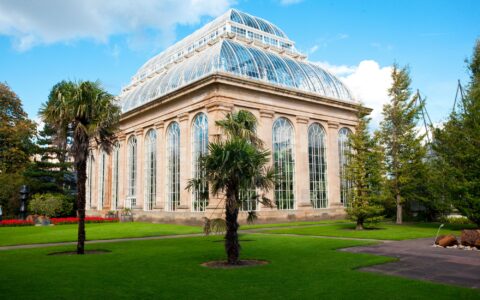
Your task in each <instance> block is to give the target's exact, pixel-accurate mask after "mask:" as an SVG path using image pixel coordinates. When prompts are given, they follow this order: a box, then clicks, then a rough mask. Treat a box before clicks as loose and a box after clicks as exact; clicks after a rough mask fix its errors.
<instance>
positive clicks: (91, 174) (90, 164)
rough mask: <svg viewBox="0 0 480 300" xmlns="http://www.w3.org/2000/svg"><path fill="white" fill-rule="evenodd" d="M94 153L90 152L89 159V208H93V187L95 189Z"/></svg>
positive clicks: (87, 190) (87, 188)
mask: <svg viewBox="0 0 480 300" xmlns="http://www.w3.org/2000/svg"><path fill="white" fill-rule="evenodd" d="M92 177H93V154H92V153H91V152H90V153H89V155H88V159H87V187H86V194H87V201H86V202H87V203H86V205H87V208H88V209H90V208H92V189H93V178H92Z"/></svg>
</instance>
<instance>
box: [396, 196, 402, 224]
mask: <svg viewBox="0 0 480 300" xmlns="http://www.w3.org/2000/svg"><path fill="white" fill-rule="evenodd" d="M396 202H397V222H396V223H397V224H402V204H401V203H400V194H397V197H396Z"/></svg>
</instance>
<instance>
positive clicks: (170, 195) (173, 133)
mask: <svg viewBox="0 0 480 300" xmlns="http://www.w3.org/2000/svg"><path fill="white" fill-rule="evenodd" d="M166 156H167V157H166V158H167V205H166V207H165V208H166V210H169V211H174V210H176V209H177V207H178V205H180V127H179V126H178V123H177V122H173V123H171V124H170V125H169V126H168V128H167V155H166Z"/></svg>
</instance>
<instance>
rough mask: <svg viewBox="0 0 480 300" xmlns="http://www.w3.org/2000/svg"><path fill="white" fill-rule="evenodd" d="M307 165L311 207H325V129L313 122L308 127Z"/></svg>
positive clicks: (326, 203) (326, 202)
mask: <svg viewBox="0 0 480 300" xmlns="http://www.w3.org/2000/svg"><path fill="white" fill-rule="evenodd" d="M308 167H309V174H310V201H311V202H312V205H313V208H326V207H327V205H328V201H327V159H326V150H325V130H324V129H323V127H322V126H321V125H320V124H318V123H313V124H312V125H310V127H308Z"/></svg>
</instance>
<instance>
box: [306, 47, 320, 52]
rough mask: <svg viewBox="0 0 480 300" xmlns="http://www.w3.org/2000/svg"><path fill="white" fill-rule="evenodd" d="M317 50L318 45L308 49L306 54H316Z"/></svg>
mask: <svg viewBox="0 0 480 300" xmlns="http://www.w3.org/2000/svg"><path fill="white" fill-rule="evenodd" d="M318 48H319V47H318V45H314V46H312V47H310V49H308V51H307V52H308V54H313V53H315V52H317V50H318Z"/></svg>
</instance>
